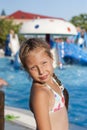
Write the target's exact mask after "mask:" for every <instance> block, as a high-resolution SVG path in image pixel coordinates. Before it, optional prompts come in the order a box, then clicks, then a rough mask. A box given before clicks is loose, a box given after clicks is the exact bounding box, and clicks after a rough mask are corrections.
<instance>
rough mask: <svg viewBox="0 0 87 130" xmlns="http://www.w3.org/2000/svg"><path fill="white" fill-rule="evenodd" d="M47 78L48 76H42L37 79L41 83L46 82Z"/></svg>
mask: <svg viewBox="0 0 87 130" xmlns="http://www.w3.org/2000/svg"><path fill="white" fill-rule="evenodd" d="M47 78H48V75H44V76H41V77H39V79H40V80H42V81H44V80H46V79H47Z"/></svg>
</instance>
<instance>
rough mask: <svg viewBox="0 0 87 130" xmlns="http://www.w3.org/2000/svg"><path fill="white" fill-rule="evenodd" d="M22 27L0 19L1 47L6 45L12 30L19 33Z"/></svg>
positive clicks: (11, 21)
mask: <svg viewBox="0 0 87 130" xmlns="http://www.w3.org/2000/svg"><path fill="white" fill-rule="evenodd" d="M20 27H21V24H13V20H6V19H0V46H4V45H5V40H6V36H7V34H9V32H10V29H13V30H14V31H15V33H18V32H19V29H20Z"/></svg>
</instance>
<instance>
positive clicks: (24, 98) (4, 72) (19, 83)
mask: <svg viewBox="0 0 87 130" xmlns="http://www.w3.org/2000/svg"><path fill="white" fill-rule="evenodd" d="M54 71H55V73H56V75H57V76H58V77H59V78H60V79H61V81H62V83H63V84H64V86H65V87H66V88H67V89H68V91H69V95H70V101H69V111H68V114H69V121H70V122H71V123H74V124H77V125H80V126H84V127H87V98H86V95H87V74H86V73H87V66H77V65H67V66H64V68H63V69H62V70H61V69H59V68H56V69H55V70H54ZM0 77H2V78H4V79H5V80H6V81H8V83H9V86H8V87H4V88H3V91H4V92H5V104H6V105H8V106H13V107H18V108H23V109H29V93H30V89H31V83H32V80H31V79H30V78H29V77H28V74H27V73H26V72H24V71H23V70H15V69H14V68H13V66H12V64H11V61H10V59H9V58H0Z"/></svg>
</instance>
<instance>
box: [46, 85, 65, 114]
mask: <svg viewBox="0 0 87 130" xmlns="http://www.w3.org/2000/svg"><path fill="white" fill-rule="evenodd" d="M47 87H48V88H49V89H51V91H52V92H53V94H54V98H55V103H54V106H53V108H52V109H51V110H50V111H49V112H56V111H57V110H60V109H61V108H63V107H64V106H65V98H64V95H63V90H64V87H63V86H60V87H59V88H60V89H61V96H60V95H59V94H58V93H57V92H55V91H54V90H53V89H52V88H51V87H50V86H49V85H47Z"/></svg>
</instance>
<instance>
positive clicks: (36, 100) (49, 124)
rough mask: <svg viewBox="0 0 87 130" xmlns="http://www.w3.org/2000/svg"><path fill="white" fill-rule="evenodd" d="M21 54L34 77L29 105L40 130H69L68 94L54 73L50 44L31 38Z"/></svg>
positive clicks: (27, 68)
mask: <svg viewBox="0 0 87 130" xmlns="http://www.w3.org/2000/svg"><path fill="white" fill-rule="evenodd" d="M19 57H20V60H21V63H22V65H23V67H24V68H25V70H26V71H27V72H28V73H29V74H30V76H31V77H32V79H33V82H32V88H31V96H30V107H31V110H32V112H33V113H34V117H35V120H36V125H37V130H68V116H67V97H64V94H63V92H64V90H65V89H64V87H63V86H62V84H61V82H60V80H59V79H58V78H57V77H56V75H55V74H54V70H53V57H52V54H51V52H50V48H49V45H48V44H47V43H46V42H45V41H43V40H41V39H38V38H31V39H28V40H27V41H25V42H24V43H23V44H22V46H21V48H20V51H19ZM65 94H66V95H67V93H65ZM65 104H66V105H65Z"/></svg>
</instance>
